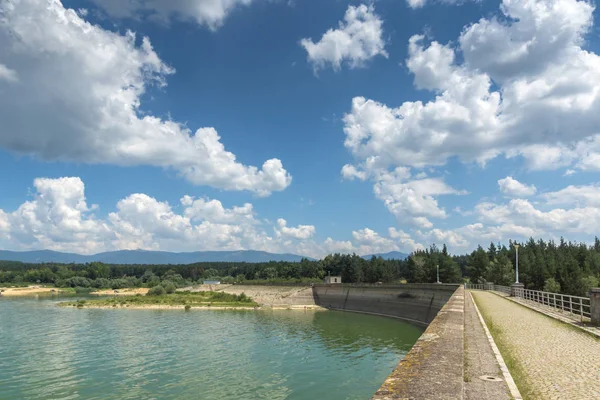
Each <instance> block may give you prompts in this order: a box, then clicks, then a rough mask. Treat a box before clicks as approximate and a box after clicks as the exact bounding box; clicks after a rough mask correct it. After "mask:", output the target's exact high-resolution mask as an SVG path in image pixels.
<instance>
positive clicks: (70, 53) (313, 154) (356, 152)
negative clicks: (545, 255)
mask: <svg viewBox="0 0 600 400" xmlns="http://www.w3.org/2000/svg"><path fill="white" fill-rule="evenodd" d="M0 10H2V12H4V13H5V14H6V15H7V18H6V19H5V20H3V21H1V22H0V97H1V98H2V99H3V100H0V121H3V122H0V170H2V171H4V173H3V174H0V193H1V196H0V247H1V248H4V249H11V250H26V249H40V248H49V249H54V250H62V251H72V252H77V253H94V252H99V251H106V250H115V249H133V248H145V249H162V250H173V251H192V250H225V249H227V250H229V249H240V248H245V249H257V250H267V251H273V252H293V253H298V254H306V255H310V256H317V257H319V256H323V255H324V254H327V253H329V252H338V251H340V252H357V253H361V254H366V253H371V252H385V251H391V250H399V251H404V252H410V251H413V250H415V249H417V248H421V247H423V246H429V245H430V244H432V243H437V244H438V245H441V244H442V243H446V244H448V246H449V248H450V249H451V250H452V251H454V252H464V251H470V250H472V249H473V248H474V247H476V246H477V245H478V244H483V245H486V246H487V245H488V244H489V242H491V241H494V242H498V241H501V242H507V241H508V240H509V239H517V240H523V239H526V238H528V237H529V236H534V237H543V238H549V239H552V238H558V237H560V236H561V235H562V236H565V237H566V238H568V239H573V240H582V241H591V240H592V239H593V236H594V235H595V234H596V226H597V225H598V222H600V213H599V212H598V206H599V205H600V186H598V185H597V180H598V179H597V177H596V174H597V172H598V170H599V169H600V136H598V131H597V130H596V126H599V125H598V122H600V121H598V119H599V118H600V117H599V116H600V113H598V111H600V109H599V107H600V102H599V99H598V98H599V96H600V72H598V71H599V67H600V58H599V57H598V56H597V54H596V51H598V44H599V41H598V31H597V28H596V26H595V24H594V22H595V19H596V18H597V11H596V10H595V8H594V4H593V3H589V2H584V1H577V0H550V1H548V0H546V1H538V0H511V1H509V0H504V2H499V1H487V0H484V1H460V2H455V1H451V0H446V1H432V0H425V1H423V0H408V1H400V0H379V1H375V2H358V1H327V2H323V1H316V0H305V1H301V0H297V1H284V0H252V1H251V0H218V1H206V0H197V1H190V2H181V3H171V2H164V1H161V0H131V1H129V2H121V1H100V0H90V1H64V2H62V3H60V2H58V1H46V0H20V1H17V0H0ZM566 10H569V12H566ZM144 38H145V39H144ZM268 160H269V161H268ZM265 162H266V163H265ZM263 164H264V165H263Z"/></svg>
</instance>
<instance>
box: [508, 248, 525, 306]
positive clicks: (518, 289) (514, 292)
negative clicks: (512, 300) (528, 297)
mask: <svg viewBox="0 0 600 400" xmlns="http://www.w3.org/2000/svg"><path fill="white" fill-rule="evenodd" d="M513 246H515V251H516V263H515V264H516V268H515V283H513V284H512V285H510V295H511V296H512V297H523V289H524V288H525V285H523V284H522V283H519V245H518V244H513Z"/></svg>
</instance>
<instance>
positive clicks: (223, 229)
mask: <svg viewBox="0 0 600 400" xmlns="http://www.w3.org/2000/svg"><path fill="white" fill-rule="evenodd" d="M33 186H34V193H33V195H32V196H33V198H32V199H31V200H28V201H26V202H24V203H23V204H21V205H20V206H19V207H18V208H17V209H16V210H15V211H12V212H9V211H6V210H1V209H0V232H2V235H0V248H5V249H14V250H30V249H50V250H57V251H65V252H75V253H84V254H90V253H97V252H102V251H111V250H121V249H146V250H164V251H202V250H242V249H252V250H262V251H269V252H274V253H295V254H300V255H307V256H311V257H323V256H325V255H326V254H329V253H331V252H344V253H352V252H355V253H358V254H371V253H376V252H383V251H390V250H400V251H406V252H408V251H412V250H414V249H416V248H420V246H421V245H420V244H419V243H417V242H416V241H414V240H413V239H412V238H411V237H410V235H409V234H407V233H406V232H403V231H400V230H396V229H395V228H390V229H389V230H388V233H389V237H384V236H381V235H379V234H378V233H377V232H375V231H373V230H371V229H369V228H365V229H361V230H357V231H353V232H352V240H348V241H339V240H334V239H332V238H327V239H326V240H324V241H322V242H319V241H317V240H315V239H314V236H315V235H316V228H315V227H314V226H313V225H298V226H296V227H289V226H287V222H286V220H285V219H283V218H279V219H278V220H277V223H276V225H272V224H270V223H268V224H264V223H263V222H261V220H260V219H258V218H257V216H256V213H255V211H254V208H253V206H252V204H250V203H245V204H243V205H241V206H232V207H231V208H227V207H225V206H224V205H223V204H222V203H221V202H220V201H219V200H217V199H208V198H198V199H196V198H194V197H192V196H189V195H185V196H183V197H182V198H181V200H180V204H179V207H177V208H175V207H173V206H172V205H171V204H169V203H168V202H166V201H161V200H158V199H155V198H153V197H151V196H148V195H147V194H144V193H132V194H130V195H128V196H127V197H125V198H123V199H121V200H119V201H118V202H117V204H116V207H115V210H114V211H112V212H109V213H108V215H107V217H106V218H98V217H96V215H95V214H94V210H95V208H96V207H95V206H89V205H88V203H87V200H86V197H85V186H84V183H83V181H82V180H81V179H80V178H78V177H64V178H57V179H50V178H38V179H35V181H34V185H33ZM178 209H179V210H180V211H177V210H178ZM269 228H272V229H273V230H274V232H275V235H270V234H269V233H268V231H269V230H270V229H269Z"/></svg>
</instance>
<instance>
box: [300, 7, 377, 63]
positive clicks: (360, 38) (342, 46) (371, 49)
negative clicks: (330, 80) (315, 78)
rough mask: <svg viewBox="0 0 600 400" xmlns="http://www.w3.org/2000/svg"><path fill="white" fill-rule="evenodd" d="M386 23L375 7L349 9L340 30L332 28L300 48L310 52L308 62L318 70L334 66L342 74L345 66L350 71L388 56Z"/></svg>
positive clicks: (303, 40)
mask: <svg viewBox="0 0 600 400" xmlns="http://www.w3.org/2000/svg"><path fill="white" fill-rule="evenodd" d="M382 35H383V21H382V20H381V19H380V18H379V16H378V15H377V14H375V9H374V7H373V6H372V5H370V6H366V5H365V4H361V5H360V6H358V7H354V6H348V9H347V10H346V14H345V15H344V21H340V22H339V26H338V28H337V29H329V30H328V31H327V32H325V33H324V34H323V37H321V39H320V40H319V41H318V42H317V43H314V42H313V41H312V39H307V38H305V39H302V40H301V41H300V45H301V46H302V47H304V49H305V50H306V52H307V53H308V61H309V62H310V63H311V64H312V65H313V68H314V70H315V71H317V70H319V69H322V68H325V67H327V65H331V67H332V68H333V69H334V70H336V71H338V70H340V69H341V68H342V64H347V65H348V66H349V67H350V68H357V67H362V66H364V65H365V64H366V62H367V61H369V60H370V59H372V58H374V57H376V56H383V57H386V58H387V57H388V54H387V52H386V51H385V42H384V40H383V38H382Z"/></svg>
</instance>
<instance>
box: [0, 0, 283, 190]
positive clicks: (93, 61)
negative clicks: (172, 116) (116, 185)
mask: <svg viewBox="0 0 600 400" xmlns="http://www.w3.org/2000/svg"><path fill="white" fill-rule="evenodd" d="M0 9H2V10H3V13H2V18H1V19H0V60H4V61H6V62H8V64H9V65H10V66H11V68H12V69H14V71H16V72H15V73H16V74H17V76H18V80H19V82H18V84H9V85H2V83H1V82H0V85H2V86H1V87H2V96H0V120H2V126H0V146H1V147H4V148H6V149H9V150H12V151H14V152H19V153H24V154H31V155H35V156H37V157H39V158H41V159H44V160H66V161H76V162H85V163H108V164H116V165H122V166H129V165H152V166H157V167H163V168H170V169H174V170H175V171H177V172H178V173H179V174H180V175H181V176H183V177H185V178H186V179H188V180H189V181H190V182H192V183H194V184H198V185H210V186H213V187H217V188H222V189H226V190H249V191H252V192H255V193H256V194H258V195H260V196H265V195H269V194H270V193H272V192H273V191H279V190H283V189H285V188H286V187H287V186H288V185H289V184H290V183H291V176H290V175H289V173H287V171H286V170H285V169H284V168H283V165H282V163H281V161H280V160H278V159H270V160H267V161H265V162H264V163H263V165H262V167H261V168H257V167H255V166H247V165H244V164H242V163H240V162H239V161H237V159H236V156H235V155H234V154H232V153H231V152H229V151H227V150H226V149H225V147H224V146H223V144H222V143H221V141H220V137H219V134H218V133H217V131H216V130H215V129H214V128H200V129H197V130H196V131H195V132H192V131H191V130H189V129H188V128H187V127H186V126H184V125H183V124H180V123H178V122H176V121H172V120H164V119H161V118H159V117H156V116H153V115H142V114H143V113H142V110H141V109H140V107H141V100H140V99H141V96H142V95H143V94H144V93H145V92H146V91H147V90H148V89H149V88H150V87H152V86H159V87H160V86H164V85H166V77H167V76H168V75H170V74H173V73H174V72H175V71H174V69H173V68H172V67H170V66H169V65H167V64H166V63H165V62H163V61H162V60H161V59H160V57H159V56H158V54H157V53H156V52H155V51H154V50H153V48H152V45H151V44H150V40H149V39H148V38H146V37H144V38H142V39H141V41H140V42H141V44H140V46H137V45H136V36H135V34H134V33H133V32H130V31H128V32H126V33H125V34H123V35H121V34H119V33H114V32H110V31H107V30H104V29H102V28H101V27H99V26H97V25H92V24H90V23H89V22H87V21H85V20H84V19H82V16H81V15H79V14H77V13H76V12H75V11H74V10H71V9H65V8H64V7H63V5H62V4H61V3H60V2H59V1H50V2H48V1H44V0H19V1H15V0H0ZM4 75H6V73H4Z"/></svg>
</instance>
